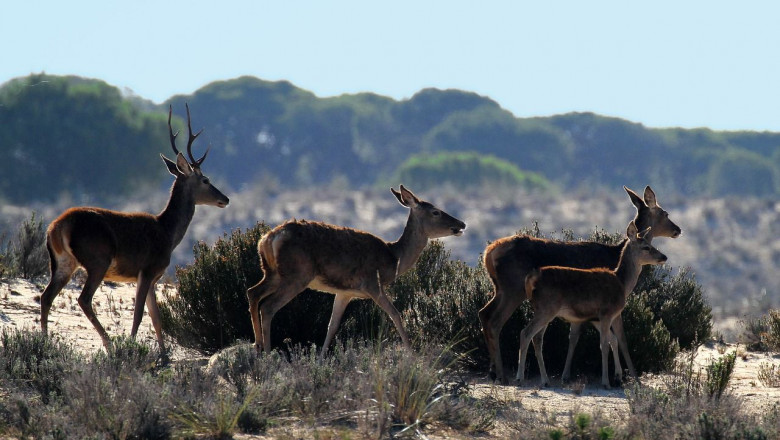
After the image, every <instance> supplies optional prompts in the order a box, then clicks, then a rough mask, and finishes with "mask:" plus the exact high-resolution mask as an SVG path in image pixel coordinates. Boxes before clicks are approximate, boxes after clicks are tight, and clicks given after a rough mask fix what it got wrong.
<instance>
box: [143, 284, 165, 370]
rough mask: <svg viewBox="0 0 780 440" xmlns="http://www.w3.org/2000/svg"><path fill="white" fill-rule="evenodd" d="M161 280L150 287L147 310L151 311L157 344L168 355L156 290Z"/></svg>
mask: <svg viewBox="0 0 780 440" xmlns="http://www.w3.org/2000/svg"><path fill="white" fill-rule="evenodd" d="M159 279H160V277H159V276H158V277H157V278H155V280H154V282H152V284H151V285H150V286H149V291H148V292H147V294H146V308H147V310H149V318H151V319H152V326H154V334H155V335H156V336H157V344H158V346H159V347H160V352H161V353H163V355H164V354H165V353H166V350H165V339H164V338H163V332H162V320H161V319H160V308H159V307H158V306H157V294H156V292H155V288H154V287H155V286H156V285H157V281H158V280H159Z"/></svg>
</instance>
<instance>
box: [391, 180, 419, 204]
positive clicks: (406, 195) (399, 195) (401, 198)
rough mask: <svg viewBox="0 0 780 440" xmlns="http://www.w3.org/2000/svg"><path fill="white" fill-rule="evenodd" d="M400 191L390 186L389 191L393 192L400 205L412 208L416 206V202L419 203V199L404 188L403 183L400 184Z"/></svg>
mask: <svg viewBox="0 0 780 440" xmlns="http://www.w3.org/2000/svg"><path fill="white" fill-rule="evenodd" d="M400 188H401V191H400V192H398V191H396V190H395V189H393V188H390V191H392V192H393V195H394V196H395V198H396V199H398V202H399V203H401V204H402V205H404V206H406V207H407V208H414V207H415V206H417V204H419V203H420V199H418V198H417V196H415V195H414V193H412V192H411V191H409V190H408V189H406V188H405V187H404V186H403V185H401V186H400Z"/></svg>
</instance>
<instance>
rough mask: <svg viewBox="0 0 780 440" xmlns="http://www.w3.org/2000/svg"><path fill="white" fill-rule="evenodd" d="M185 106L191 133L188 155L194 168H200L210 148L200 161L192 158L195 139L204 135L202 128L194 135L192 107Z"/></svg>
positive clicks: (188, 142)
mask: <svg viewBox="0 0 780 440" xmlns="http://www.w3.org/2000/svg"><path fill="white" fill-rule="evenodd" d="M184 106H185V107H186V108H187V128H188V129H189V131H190V139H189V140H188V141H187V154H188V155H189V156H190V161H191V162H192V166H194V167H200V164H202V163H203V161H204V160H206V155H208V154H209V148H211V147H209V148H206V152H205V153H204V154H203V157H201V158H200V159H198V160H195V158H194V157H193V156H192V142H193V141H195V139H196V138H197V137H198V136H200V134H201V133H203V129H202V128H201V129H200V131H199V132H197V133H195V134H194V135H193V134H192V122H191V119H190V105H189V104H187V103H185V104H184Z"/></svg>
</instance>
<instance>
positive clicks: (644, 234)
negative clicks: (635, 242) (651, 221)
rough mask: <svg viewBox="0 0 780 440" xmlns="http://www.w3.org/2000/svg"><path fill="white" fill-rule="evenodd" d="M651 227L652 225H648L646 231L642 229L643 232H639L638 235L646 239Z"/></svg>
mask: <svg viewBox="0 0 780 440" xmlns="http://www.w3.org/2000/svg"><path fill="white" fill-rule="evenodd" d="M650 229H651V227H650V226H648V227H647V229H645V230H644V231H642V232H640V233H638V234H637V237H639V238H641V239H642V240H644V239H645V238H646V237H647V234H649V233H650Z"/></svg>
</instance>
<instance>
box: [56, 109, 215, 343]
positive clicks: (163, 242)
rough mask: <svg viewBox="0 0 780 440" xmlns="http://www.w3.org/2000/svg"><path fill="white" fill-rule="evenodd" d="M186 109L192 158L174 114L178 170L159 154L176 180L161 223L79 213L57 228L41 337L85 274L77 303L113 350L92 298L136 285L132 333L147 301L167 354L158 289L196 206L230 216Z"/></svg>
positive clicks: (136, 216)
mask: <svg viewBox="0 0 780 440" xmlns="http://www.w3.org/2000/svg"><path fill="white" fill-rule="evenodd" d="M186 108H187V128H188V130H189V140H188V141H187V155H188V156H189V161H188V160H187V159H186V158H185V157H184V155H183V154H182V153H181V152H180V151H179V150H178V149H177V148H176V137H177V136H178V134H179V132H178V131H177V132H176V133H175V134H174V133H173V129H172V128H171V114H172V107H169V108H168V134H169V137H170V142H171V147H172V148H173V153H174V154H175V156H176V158H175V162H174V161H172V160H170V159H168V158H167V157H165V156H164V155H162V154H160V157H161V158H162V160H163V162H164V163H165V166H166V168H167V169H168V171H169V172H170V173H171V174H172V175H173V176H174V178H175V179H174V181H173V186H172V187H171V190H170V197H169V199H168V203H167V205H166V206H165V209H163V210H162V212H160V213H159V214H158V215H152V214H148V213H143V212H133V213H131V212H121V211H113V210H108V209H103V208H95V207H74V208H70V209H68V210H66V211H65V212H63V213H62V214H61V215H60V216H59V217H57V218H56V219H55V220H54V221H52V222H51V224H50V225H49V227H48V228H47V231H46V247H47V249H48V251H49V267H50V270H51V280H50V282H49V284H48V285H47V286H46V289H45V290H44V291H43V294H42V295H41V330H42V332H43V334H44V335H46V334H47V333H48V324H49V310H50V309H51V306H52V303H53V302H54V298H55V297H56V296H57V294H58V293H59V292H60V291H61V290H62V288H63V287H64V286H65V285H66V284H67V283H68V282H69V281H70V279H71V277H72V276H73V273H74V272H75V271H76V269H78V268H79V267H81V268H83V269H84V270H85V271H86V274H87V277H86V281H85V282H84V286H83V288H82V290H81V294H80V295H79V298H78V303H79V306H81V309H82V310H83V311H84V314H85V315H86V316H87V318H88V319H89V321H90V322H91V323H92V325H93V326H94V327H95V330H97V332H98V334H99V335H100V338H101V339H102V341H103V345H104V347H106V349H108V348H109V346H110V340H109V337H108V333H106V330H105V329H104V328H103V325H102V324H101V323H100V321H99V320H98V317H97V316H96V315H95V311H94V310H93V308H92V297H93V296H94V294H95V291H96V290H97V288H98V287H99V286H100V283H101V282H102V281H103V280H109V281H118V282H136V283H137V287H136V293H135V302H134V313H133V325H132V329H131V332H130V335H131V337H133V338H135V336H136V333H137V332H138V327H139V326H140V324H141V318H142V317H143V313H144V301H145V302H146V305H147V307H148V308H149V316H150V317H151V319H152V325H153V326H154V330H155V333H156V336H157V343H158V344H159V347H160V351H161V353H163V355H164V354H165V353H166V350H165V342H164V340H163V334H162V323H161V321H160V312H159V308H158V306H157V298H156V295H155V285H156V283H157V281H158V280H159V279H160V277H162V275H163V273H164V272H165V269H166V268H167V267H168V265H169V264H170V260H171V253H172V252H173V250H174V249H175V248H176V246H177V245H178V244H179V243H180V242H181V240H182V239H183V238H184V235H185V233H186V232H187V227H188V226H189V224H190V222H191V221H192V218H193V216H194V214H195V206H196V205H209V206H216V207H218V208H225V207H226V206H227V205H228V203H230V200H229V199H228V197H227V196H225V195H224V194H222V192H220V190H219V189H217V188H216V187H215V186H214V185H213V184H212V183H211V181H210V180H209V178H208V177H206V176H205V175H203V172H202V170H201V166H202V165H203V161H204V160H206V156H207V155H208V152H209V149H210V148H208V149H206V152H205V153H204V154H203V156H202V157H201V158H200V159H197V160H196V159H195V158H194V157H193V155H192V143H193V142H194V141H195V139H196V138H197V137H198V136H199V135H200V134H201V133H202V132H203V130H200V131H199V132H198V133H196V134H194V135H193V134H192V122H191V117H190V108H189V105H187V106H186Z"/></svg>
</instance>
